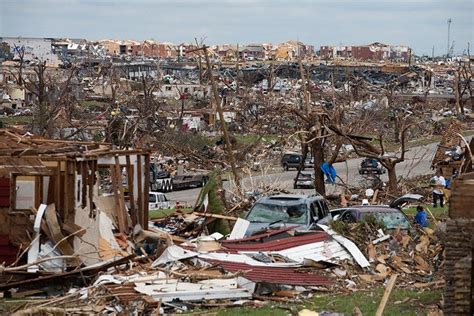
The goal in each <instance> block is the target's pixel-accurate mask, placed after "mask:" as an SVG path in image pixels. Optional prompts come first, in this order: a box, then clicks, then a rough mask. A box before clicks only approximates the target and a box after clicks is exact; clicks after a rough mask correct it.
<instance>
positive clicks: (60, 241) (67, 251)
mask: <svg viewBox="0 0 474 316" xmlns="http://www.w3.org/2000/svg"><path fill="white" fill-rule="evenodd" d="M44 218H45V220H46V224H47V225H48V229H49V231H50V233H51V237H52V238H53V242H54V243H55V244H57V248H58V249H59V251H61V253H62V254H63V255H73V254H74V249H72V247H71V245H70V244H69V242H68V241H67V240H66V238H64V237H65V236H64V235H63V233H62V232H61V226H59V222H58V218H57V216H56V207H55V205H54V204H49V205H48V207H46V211H45V214H44ZM71 263H73V264H74V265H75V266H77V265H79V264H80V263H81V262H80V261H79V259H72V260H71Z"/></svg>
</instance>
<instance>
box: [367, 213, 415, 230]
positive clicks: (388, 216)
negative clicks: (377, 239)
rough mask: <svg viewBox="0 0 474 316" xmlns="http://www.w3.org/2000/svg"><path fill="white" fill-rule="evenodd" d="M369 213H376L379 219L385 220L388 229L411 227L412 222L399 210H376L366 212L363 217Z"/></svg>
mask: <svg viewBox="0 0 474 316" xmlns="http://www.w3.org/2000/svg"><path fill="white" fill-rule="evenodd" d="M367 215H374V216H375V217H376V218H377V219H378V220H381V221H383V223H384V225H385V227H386V228H387V229H396V228H398V227H400V229H409V228H410V223H409V222H408V220H407V219H406V217H405V216H403V214H401V213H399V212H375V213H372V212H370V213H364V214H363V215H362V217H365V216H367Z"/></svg>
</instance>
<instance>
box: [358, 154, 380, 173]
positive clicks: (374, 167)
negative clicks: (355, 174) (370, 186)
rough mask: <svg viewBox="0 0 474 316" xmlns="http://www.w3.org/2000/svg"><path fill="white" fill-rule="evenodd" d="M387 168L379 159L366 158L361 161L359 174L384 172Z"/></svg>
mask: <svg viewBox="0 0 474 316" xmlns="http://www.w3.org/2000/svg"><path fill="white" fill-rule="evenodd" d="M385 172H386V170H385V168H384V167H383V166H382V164H381V163H380V162H378V161H377V159H374V158H365V159H364V160H362V162H361V163H360V167H359V174H382V173H385Z"/></svg>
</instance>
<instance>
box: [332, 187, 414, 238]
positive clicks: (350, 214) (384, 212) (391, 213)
mask: <svg viewBox="0 0 474 316" xmlns="http://www.w3.org/2000/svg"><path fill="white" fill-rule="evenodd" d="M422 198H423V196H422V195H419V194H405V195H403V196H401V197H399V198H397V199H395V200H394V201H393V202H391V203H390V204H389V205H355V206H349V207H344V208H337V209H333V210H331V211H330V214H331V217H332V219H333V220H340V221H343V222H346V223H355V222H359V221H361V220H363V219H364V218H366V217H367V216H370V215H372V216H375V218H376V219H377V220H380V221H382V222H383V224H384V225H385V227H386V228H387V229H389V230H392V229H397V228H400V229H402V230H409V229H410V228H411V223H410V221H409V220H408V218H407V216H406V215H405V213H403V211H402V210H401V209H402V207H403V206H404V205H406V204H407V203H409V202H419V201H421V199H422Z"/></svg>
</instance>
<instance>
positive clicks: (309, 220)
mask: <svg viewBox="0 0 474 316" xmlns="http://www.w3.org/2000/svg"><path fill="white" fill-rule="evenodd" d="M245 219H246V220H247V221H249V222H250V225H249V227H248V228H247V231H246V233H245V235H246V236H252V235H255V234H258V233H262V232H264V231H266V230H268V229H281V228H285V227H293V228H296V229H299V230H311V229H316V224H317V223H320V224H322V223H328V222H329V220H330V219H331V217H330V215H329V208H328V205H327V202H326V200H325V199H324V197H323V196H321V195H299V194H277V195H272V196H266V197H263V198H260V199H259V200H258V201H257V202H256V203H255V204H254V205H253V206H252V208H251V209H250V211H249V212H248V213H247V215H246V216H245Z"/></svg>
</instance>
